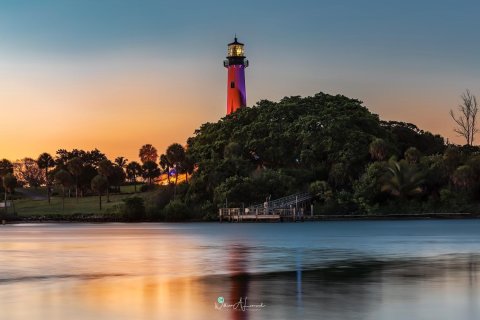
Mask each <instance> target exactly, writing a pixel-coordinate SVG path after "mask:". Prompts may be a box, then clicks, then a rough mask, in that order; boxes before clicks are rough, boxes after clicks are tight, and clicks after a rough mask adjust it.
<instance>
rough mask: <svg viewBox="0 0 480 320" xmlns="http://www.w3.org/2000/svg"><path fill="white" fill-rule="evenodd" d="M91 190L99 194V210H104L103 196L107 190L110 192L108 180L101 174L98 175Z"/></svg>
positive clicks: (93, 180)
mask: <svg viewBox="0 0 480 320" xmlns="http://www.w3.org/2000/svg"><path fill="white" fill-rule="evenodd" d="M91 188H92V190H93V191H95V192H96V193H98V199H99V208H100V210H102V194H103V193H104V192H105V190H108V179H107V178H106V177H105V176H103V175H101V174H99V175H96V176H95V177H94V178H93V179H92V182H91Z"/></svg>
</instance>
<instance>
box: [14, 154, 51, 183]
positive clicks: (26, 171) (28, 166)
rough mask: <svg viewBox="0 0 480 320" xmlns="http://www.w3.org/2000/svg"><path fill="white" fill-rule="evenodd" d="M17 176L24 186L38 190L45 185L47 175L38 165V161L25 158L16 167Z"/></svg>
mask: <svg viewBox="0 0 480 320" xmlns="http://www.w3.org/2000/svg"><path fill="white" fill-rule="evenodd" d="M14 167H15V170H14V172H15V175H16V177H17V179H18V180H19V181H21V182H22V184H26V185H28V186H29V187H33V188H37V187H38V186H40V185H42V184H44V183H45V179H46V177H45V175H44V172H43V170H42V169H40V167H39V166H38V164H37V161H35V160H33V159H32V158H24V159H22V160H21V161H20V162H17V163H16V164H15V165H14Z"/></svg>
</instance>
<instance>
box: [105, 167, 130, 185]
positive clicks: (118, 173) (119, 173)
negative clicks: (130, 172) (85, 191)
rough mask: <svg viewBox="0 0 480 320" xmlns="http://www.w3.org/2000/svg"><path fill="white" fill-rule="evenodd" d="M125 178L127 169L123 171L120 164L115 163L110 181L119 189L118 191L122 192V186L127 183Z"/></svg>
mask: <svg viewBox="0 0 480 320" xmlns="http://www.w3.org/2000/svg"><path fill="white" fill-rule="evenodd" d="M125 178H126V175H125V171H123V169H122V168H121V167H119V166H118V165H114V166H113V168H112V174H111V175H110V177H109V180H108V181H109V182H110V184H111V185H112V186H114V187H115V188H116V189H117V190H118V192H120V186H121V185H122V184H123V183H125Z"/></svg>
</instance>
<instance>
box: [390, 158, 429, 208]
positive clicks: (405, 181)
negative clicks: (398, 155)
mask: <svg viewBox="0 0 480 320" xmlns="http://www.w3.org/2000/svg"><path fill="white" fill-rule="evenodd" d="M386 170H387V172H386V173H385V175H384V176H383V185H382V188H381V190H382V191H386V192H389V193H390V194H392V195H394V196H396V197H399V198H401V199H404V198H408V197H411V196H414V195H417V194H419V193H421V192H422V188H421V185H422V183H423V182H424V177H423V174H422V173H421V172H419V171H418V169H417V167H416V166H412V165H410V164H408V163H407V162H406V161H405V160H401V161H396V160H395V159H393V158H392V159H390V160H389V161H388V166H387V168H386Z"/></svg>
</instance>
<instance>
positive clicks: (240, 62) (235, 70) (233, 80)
mask: <svg viewBox="0 0 480 320" xmlns="http://www.w3.org/2000/svg"><path fill="white" fill-rule="evenodd" d="M223 66H224V67H225V68H227V69H228V78H227V115H229V114H231V113H232V112H235V111H237V109H239V108H241V107H245V106H246V105H247V89H246V87H245V68H246V67H248V60H246V59H245V52H244V50H243V43H240V42H238V40H237V37H236V36H235V41H233V42H232V43H229V44H228V53H227V60H225V61H223Z"/></svg>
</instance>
